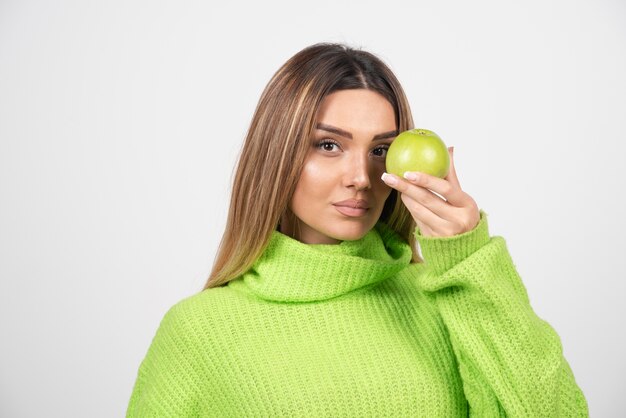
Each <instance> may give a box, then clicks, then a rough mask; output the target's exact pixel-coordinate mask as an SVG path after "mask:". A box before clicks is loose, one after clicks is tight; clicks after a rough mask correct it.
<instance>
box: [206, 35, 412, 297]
mask: <svg viewBox="0 0 626 418" xmlns="http://www.w3.org/2000/svg"><path fill="white" fill-rule="evenodd" d="M345 89H369V90H373V91H375V92H377V93H379V94H381V95H382V96H383V97H385V98H386V99H387V100H389V102H390V103H391V105H392V106H393V108H394V111H395V116H396V126H397V127H398V130H399V131H400V132H402V131H405V130H408V129H412V128H414V126H413V118H412V116H411V110H410V108H409V103H408V100H407V98H406V96H405V94H404V91H403V90H402V87H401V86H400V83H399V82H398V80H397V78H396V77H395V75H394V74H393V73H392V72H391V70H390V69H389V68H388V67H387V66H386V65H385V64H384V63H383V62H382V61H381V60H380V59H379V58H378V57H376V56H375V55H373V54H371V53H369V52H366V51H363V50H359V49H354V48H351V47H349V46H347V45H344V44H337V43H318V44H315V45H311V46H309V47H307V48H305V49H303V50H302V51H300V52H298V53H297V54H296V55H294V56H293V57H291V58H290V59H289V60H288V61H287V62H286V63H285V64H284V65H283V66H282V67H281V68H280V69H279V70H278V71H277V72H276V73H275V74H274V75H273V77H272V79H271V80H270V81H269V83H268V84H267V86H266V87H265V89H264V91H263V93H262V94H261V98H260V100H259V103H258V104H257V107H256V110H255V112H254V116H253V118H252V122H251V124H250V128H249V130H248V133H247V135H246V139H245V142H244V144H243V148H242V149H241V152H240V154H239V162H238V164H237V169H236V173H235V178H234V182H233V186H232V195H231V199H230V209H229V212H228V218H227V221H226V226H225V230H224V235H223V236H222V240H221V242H220V246H219V249H218V252H217V255H216V257H215V262H214V264H213V270H212V271H211V274H210V276H209V278H208V280H207V282H206V284H205V285H204V289H208V288H211V287H217V286H221V285H223V284H226V283H227V282H228V281H230V280H233V279H235V278H237V277H238V276H240V275H241V274H243V273H245V272H246V271H247V270H248V269H249V268H250V267H251V266H252V264H254V262H255V261H256V259H257V258H258V257H259V256H260V255H261V254H262V253H263V251H264V250H265V248H266V246H267V244H268V242H269V240H270V238H271V235H272V232H273V231H274V230H275V229H277V226H278V223H279V222H280V220H281V218H282V216H283V215H284V214H285V213H286V211H287V210H288V204H289V201H290V199H291V197H292V195H293V192H294V190H295V188H296V184H297V183H298V179H299V177H300V171H301V169H302V167H303V165H304V161H305V157H306V155H307V152H308V149H309V141H308V140H309V138H310V137H311V135H312V134H313V130H314V126H315V122H316V116H317V111H318V109H319V107H320V104H321V102H322V100H323V99H324V98H325V97H326V96H327V95H329V94H330V93H333V92H335V91H338V90H345ZM380 219H381V220H382V221H384V222H385V223H387V225H389V226H390V227H391V228H392V229H394V230H395V231H396V232H398V234H399V235H400V236H402V237H403V238H404V239H406V240H407V242H408V243H409V244H410V245H411V248H412V249H413V262H422V261H423V260H422V258H421V257H420V256H419V253H418V252H417V249H416V246H415V237H414V236H413V231H414V230H415V226H416V225H415V221H414V220H413V218H412V217H411V214H410V212H409V211H408V210H407V209H406V207H405V206H404V204H403V203H402V201H401V199H398V193H397V191H395V190H392V191H391V194H390V195H389V197H388V198H387V200H386V202H385V205H384V208H383V211H382V213H381V216H380ZM204 289H203V290H204Z"/></svg>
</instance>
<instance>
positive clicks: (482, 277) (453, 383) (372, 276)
mask: <svg viewBox="0 0 626 418" xmlns="http://www.w3.org/2000/svg"><path fill="white" fill-rule="evenodd" d="M411 128H413V121H412V118H411V113H410V109H409V104H408V102H407V99H406V97H405V94H404V92H403V90H402V88H401V86H400V84H399V82H398V80H397V79H396V77H395V76H394V75H393V74H392V72H391V71H390V70H389V68H388V67H387V66H386V65H385V64H384V63H383V62H381V60H380V59H378V58H377V57H376V56H374V55H372V54H371V53H368V52H365V51H362V50H355V49H352V48H349V47H347V46H345V45H341V44H316V45H313V46H310V47H308V48H305V49H304V50H302V51H300V52H299V53H297V54H296V55H295V56H293V57H292V58H291V59H289V60H288V61H287V62H286V63H285V64H284V65H283V66H282V67H281V68H280V69H279V70H278V71H277V72H276V74H275V75H274V76H273V78H272V79H271V80H270V82H269V84H268V85H267V87H266V89H265V90H264V92H263V94H262V96H261V99H260V101H259V104H258V107H257V109H256V111H255V114H254V118H253V120H252V123H251V126H250V129H249V132H248V134H247V137H246V140H245V144H244V146H243V149H242V152H241V155H240V159H239V163H238V167H237V173H236V176H235V179H234V184H233V192H232V198H231V203H230V212H229V216H228V221H227V225H226V228H225V232H224V236H223V238H222V242H221V245H220V249H219V251H218V254H217V257H216V260H215V263H214V267H213V271H212V272H211V275H210V277H209V279H208V281H207V283H206V285H205V287H204V289H203V291H201V292H199V293H198V294H196V295H193V296H190V297H188V298H186V299H184V300H182V301H180V302H178V303H176V304H175V305H174V306H173V307H172V308H171V309H170V310H169V311H168V312H167V313H166V314H165V316H164V318H163V320H162V322H161V324H160V326H159V329H158V330H157V332H156V335H155V337H154V339H153V341H152V344H151V346H150V348H149V350H148V352H147V355H146V357H145V358H144V360H143V361H142V363H141V365H140V367H139V372H138V375H137V380H136V382H135V386H134V389H133V392H132V395H131V399H130V403H129V406H128V411H127V416H128V417H135V416H141V417H143V416H159V417H187V416H203V417H205V416H206V417H212V416H215V417H231V416H232V417H242V416H314V417H321V416H359V417H363V416H376V417H378V416H398V417H406V416H424V417H457V416H458V417H461V416H468V415H470V416H476V417H501V416H507V417H566V416H567V417H570V416H571V417H574V416H576V417H578V416H580V417H583V416H588V411H587V403H586V400H585V398H584V396H583V393H582V392H581V390H580V388H579V387H578V386H577V384H576V381H575V379H574V376H573V374H572V371H571V369H570V367H569V365H568V363H567V361H566V360H565V358H564V357H563V353H562V347H561V342H560V339H559V336H558V335H557V333H556V332H555V331H554V330H553V328H551V327H550V325H548V324H547V323H546V322H545V321H543V320H541V319H540V318H539V317H537V315H536V314H535V313H534V312H533V310H532V308H531V306H530V304H529V300H528V296H527V293H526V290H525V288H524V285H523V284H522V281H521V279H520V277H519V275H518V273H517V271H516V269H515V266H514V264H513V261H512V259H511V257H510V255H509V253H508V250H507V247H506V244H505V241H504V239H503V238H502V237H498V236H494V237H491V236H490V235H489V231H488V226H487V218H486V214H485V212H484V211H482V210H479V208H478V206H477V204H476V203H475V202H474V200H473V199H472V197H471V196H470V195H468V194H467V193H466V192H465V191H463V190H462V189H461V186H460V184H459V180H458V178H457V176H456V173H455V170H454V160H453V153H452V150H450V156H451V170H450V174H449V175H448V176H447V177H446V178H445V179H439V178H435V177H432V176H429V175H426V174H424V173H409V174H407V175H405V177H406V178H400V177H396V176H393V175H390V174H385V155H386V152H387V149H388V147H389V144H391V142H392V141H393V139H394V138H395V136H396V135H397V134H398V133H399V132H401V131H404V130H407V129H411ZM411 174H415V176H413V177H412V176H411ZM383 178H384V179H383ZM418 248H419V249H420V250H421V256H420V254H419V252H418Z"/></svg>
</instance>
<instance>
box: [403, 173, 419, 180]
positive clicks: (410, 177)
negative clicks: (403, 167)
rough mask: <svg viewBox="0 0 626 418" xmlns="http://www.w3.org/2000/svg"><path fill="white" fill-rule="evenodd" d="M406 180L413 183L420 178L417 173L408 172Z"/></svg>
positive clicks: (405, 176)
mask: <svg viewBox="0 0 626 418" xmlns="http://www.w3.org/2000/svg"><path fill="white" fill-rule="evenodd" d="M404 178H405V179H407V180H411V181H417V180H419V178H420V176H419V174H417V173H413V172H411V171H407V172H405V173H404Z"/></svg>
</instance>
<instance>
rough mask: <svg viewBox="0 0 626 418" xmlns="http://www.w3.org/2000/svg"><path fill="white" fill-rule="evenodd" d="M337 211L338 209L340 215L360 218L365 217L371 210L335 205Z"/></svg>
mask: <svg viewBox="0 0 626 418" xmlns="http://www.w3.org/2000/svg"><path fill="white" fill-rule="evenodd" d="M335 209H337V211H338V212H339V213H342V214H344V215H346V216H350V217H353V218H358V217H360V216H363V215H365V214H366V213H367V211H368V210H369V209H365V208H352V207H350V206H338V205H335Z"/></svg>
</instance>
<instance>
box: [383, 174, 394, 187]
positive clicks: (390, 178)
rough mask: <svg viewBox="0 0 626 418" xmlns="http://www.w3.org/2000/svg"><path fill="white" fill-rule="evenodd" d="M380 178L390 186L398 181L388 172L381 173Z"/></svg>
mask: <svg viewBox="0 0 626 418" xmlns="http://www.w3.org/2000/svg"><path fill="white" fill-rule="evenodd" d="M380 178H381V179H383V181H384V182H385V183H387V184H388V185H390V186H393V185H395V184H396V183H397V182H398V180H397V179H396V178H395V177H394V176H392V175H391V174H389V173H383V175H382V176H380Z"/></svg>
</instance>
